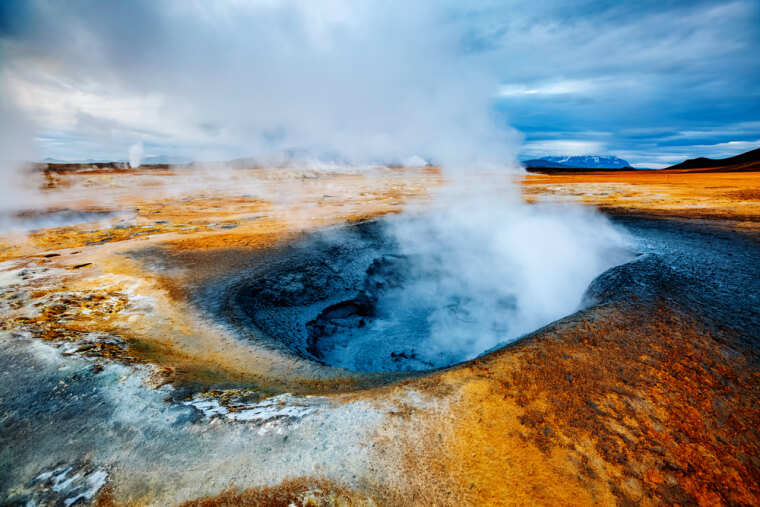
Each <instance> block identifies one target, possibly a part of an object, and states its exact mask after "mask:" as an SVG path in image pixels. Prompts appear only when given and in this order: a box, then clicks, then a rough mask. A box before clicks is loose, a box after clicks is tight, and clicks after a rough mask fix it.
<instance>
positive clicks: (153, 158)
mask: <svg viewBox="0 0 760 507" xmlns="http://www.w3.org/2000/svg"><path fill="white" fill-rule="evenodd" d="M112 162H116V163H121V162H126V160H123V159H121V160H96V159H94V158H88V159H82V160H61V159H58V158H51V157H46V158H43V159H42V163H43V164H110V163H112ZM192 162H193V159H191V158H188V157H182V156H175V155H150V156H147V157H144V158H143V159H142V162H141V164H142V165H160V164H170V165H174V164H190V163H192Z"/></svg>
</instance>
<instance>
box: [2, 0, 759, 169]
mask: <svg viewBox="0 0 760 507" xmlns="http://www.w3.org/2000/svg"><path fill="white" fill-rule="evenodd" d="M759 12H760V9H759V8H758V2H756V1H746V0H745V1H742V0H740V1H728V2H715V1H712V2H709V1H689V2H677V1H656V2H655V1H644V2H606V1H596V2H590V1H587V2H564V1H531V2H528V1H511V2H496V1H479V2H474V3H468V4H467V5H466V6H464V5H461V4H460V3H458V2H414V3H410V2H341V1H328V2H320V3H318V4H317V3H311V2H305V1H298V0H290V1H283V2H274V1H269V0H259V1H254V2H232V1H230V2H213V3H211V2H180V1H176V2H171V1H170V2H153V1H135V2H94V1H83V0H80V1H75V2H66V3H63V2H52V1H44V0H33V1H28V2H12V1H10V2H4V3H2V6H1V7H0V16H1V17H2V19H1V20H0V31H1V33H2V41H0V51H2V57H3V62H4V63H2V64H0V66H2V72H3V74H2V76H1V78H2V79H3V82H4V85H3V86H4V87H7V89H8V92H9V93H10V96H11V97H13V98H14V102H15V105H17V106H18V107H20V108H22V109H23V110H24V111H25V112H26V113H27V114H28V116H30V117H31V118H32V119H34V120H36V121H37V123H38V125H41V126H42V135H43V136H44V137H45V139H53V138H63V137H69V138H76V139H78V140H79V141H78V143H77V149H82V150H85V151H86V150H89V151H92V152H98V153H110V154H111V156H119V157H123V156H124V154H125V152H126V146H128V145H129V144H131V143H133V142H137V141H143V142H144V143H145V145H146V147H147V146H150V147H152V149H156V150H159V151H167V152H175V153H177V154H191V155H193V156H199V157H206V158H214V157H226V156H241V155H251V154H253V155H255V154H257V153H262V152H266V151H271V150H273V151H277V150H286V149H303V150H306V151H309V152H312V153H314V154H317V155H319V154H324V153H340V154H341V156H342V157H343V158H345V159H347V160H354V161H362V160H368V159H373V158H374V159H377V158H385V159H394V158H395V159H398V158H403V157H405V156H410V155H415V154H417V155H422V156H428V157H434V158H435V157H437V158H440V159H448V160H458V161H459V162H461V161H464V160H468V159H472V158H475V157H477V155H478V154H483V155H486V156H487V157H486V158H492V159H508V158H510V156H512V155H513V154H514V152H515V149H514V144H515V137H514V136H513V135H511V133H510V130H509V129H508V128H506V124H507V123H510V124H511V125H513V126H515V127H516V128H518V129H519V130H520V131H522V132H524V133H525V135H526V138H527V139H526V141H527V142H526V144H525V146H524V149H523V155H530V156H535V155H540V154H542V152H545V151H555V152H556V151H562V150H565V151H567V150H569V151H577V152H583V151H586V150H592V149H593V150H600V151H603V152H607V153H613V154H618V155H621V156H623V155H625V156H628V157H629V158H630V159H631V162H634V163H636V162H639V163H648V162H652V163H667V162H669V161H677V160H679V159H681V158H683V156H690V155H701V154H703V153H705V152H707V151H710V152H711V153H712V152H716V153H720V154H725V155H730V154H732V153H734V152H736V151H737V150H740V149H742V148H743V147H745V146H748V145H752V143H758V141H760V129H758V125H757V123H756V121H757V118H760V115H759V113H760V100H759V99H760V86H759V84H758V83H760V66H759V65H758V63H757V61H758V58H757V56H756V55H757V54H758V53H760V28H758V27H759V26H760V13H759ZM500 127H503V128H500ZM729 143H732V144H729ZM38 144H39V146H40V149H41V154H42V155H43V156H44V155H51V156H64V155H65V156H72V157H75V158H76V155H73V153H72V150H73V148H71V149H68V150H66V151H65V152H64V151H61V144H60V143H57V144H52V143H49V142H47V141H43V142H40V143H38ZM162 146H163V147H165V148H163V150H162ZM710 146H712V148H709V149H708V148H706V147H710ZM89 156H90V154H89V153H81V154H80V155H79V158H87V157H89Z"/></svg>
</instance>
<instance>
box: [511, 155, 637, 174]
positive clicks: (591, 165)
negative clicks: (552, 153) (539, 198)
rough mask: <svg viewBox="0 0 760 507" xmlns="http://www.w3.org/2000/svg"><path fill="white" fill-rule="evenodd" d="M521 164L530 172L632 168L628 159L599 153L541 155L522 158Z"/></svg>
mask: <svg viewBox="0 0 760 507" xmlns="http://www.w3.org/2000/svg"><path fill="white" fill-rule="evenodd" d="M523 165H524V166H525V167H526V168H527V169H528V171H530V172H546V171H545V170H550V171H551V172H555V171H559V172H564V171H577V170H579V169H593V170H621V169H628V170H633V168H632V167H631V165H630V164H629V163H628V161H626V160H623V159H622V158H617V157H602V156H599V155H583V156H564V157H542V158H534V159H531V160H524V161H523Z"/></svg>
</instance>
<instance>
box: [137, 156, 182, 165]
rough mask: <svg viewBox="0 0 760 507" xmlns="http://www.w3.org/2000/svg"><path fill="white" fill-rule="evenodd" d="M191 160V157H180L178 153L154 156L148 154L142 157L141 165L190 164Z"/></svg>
mask: <svg viewBox="0 0 760 507" xmlns="http://www.w3.org/2000/svg"><path fill="white" fill-rule="evenodd" d="M192 162H193V159H191V158H188V157H182V156H179V155H155V156H153V155H152V156H149V157H144V158H143V159H142V164H143V165H152V164H190V163H192Z"/></svg>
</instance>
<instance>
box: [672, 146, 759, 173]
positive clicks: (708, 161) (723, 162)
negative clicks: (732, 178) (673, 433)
mask: <svg viewBox="0 0 760 507" xmlns="http://www.w3.org/2000/svg"><path fill="white" fill-rule="evenodd" d="M666 169H711V170H713V171H716V170H745V171H749V170H752V171H756V170H758V169H760V148H757V149H755V150H751V151H747V152H745V153H742V154H740V155H736V156H735V157H729V158H721V159H713V158H705V157H699V158H692V159H689V160H686V161H684V162H681V163H680V164H676V165H673V166H670V167H667V168H666Z"/></svg>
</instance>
